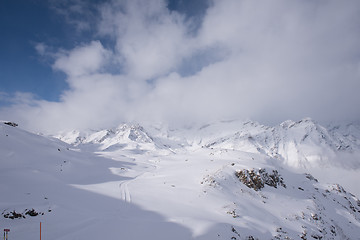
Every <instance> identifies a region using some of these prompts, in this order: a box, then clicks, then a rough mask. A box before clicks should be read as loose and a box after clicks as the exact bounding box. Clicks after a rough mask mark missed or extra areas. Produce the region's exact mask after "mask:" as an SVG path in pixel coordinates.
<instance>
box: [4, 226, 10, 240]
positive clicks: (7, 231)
mask: <svg viewBox="0 0 360 240" xmlns="http://www.w3.org/2000/svg"><path fill="white" fill-rule="evenodd" d="M9 232H10V229H7V228H5V229H4V240H8V233H9Z"/></svg>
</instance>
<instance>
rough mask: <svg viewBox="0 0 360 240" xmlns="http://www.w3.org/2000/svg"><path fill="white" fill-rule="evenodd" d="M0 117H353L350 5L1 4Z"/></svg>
mask: <svg viewBox="0 0 360 240" xmlns="http://www.w3.org/2000/svg"><path fill="white" fill-rule="evenodd" d="M0 34H1V37H0V83H1V84H0V119H4V120H11V121H15V122H18V123H19V124H20V125H21V126H22V127H23V128H25V129H29V130H32V131H41V132H47V133H55V132H57V131H61V130H72V129H87V128H92V129H97V128H106V127H112V126H117V125H118V124H120V123H122V122H140V123H141V122H162V123H168V124H170V125H189V124H194V123H204V122H211V121H216V120H224V119H252V120H254V121H258V122H260V123H263V124H269V125H275V124H278V123H280V122H282V121H285V120H288V119H292V120H299V119H301V118H304V117H311V118H312V119H314V120H316V121H319V122H329V121H358V120H360V108H359V107H358V106H359V103H360V94H359V91H360V41H359V39H360V2H359V1H357V0H345V1H336V0H318V1H310V0H292V1H288V0H277V1H266V0H256V1H253V0H221V1H220V0H177V1H176V0H171V1H168V0H118V1H115V0H96V1H85V0H46V1H45V0H44V1H42V0H15V1H13V0H2V1H0Z"/></svg>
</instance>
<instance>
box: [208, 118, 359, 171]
mask: <svg viewBox="0 0 360 240" xmlns="http://www.w3.org/2000/svg"><path fill="white" fill-rule="evenodd" d="M353 129H356V131H352V130H353ZM358 134H359V131H358V128H357V127H356V126H354V125H349V126H348V127H347V129H346V130H345V131H341V132H340V131H339V132H337V131H336V128H332V129H331V131H329V130H327V129H326V128H324V127H322V126H321V125H319V124H317V123H315V122H314V121H312V120H311V119H309V118H305V119H303V120H301V121H298V122H294V121H285V122H283V123H282V124H280V125H279V126H276V127H267V126H263V125H260V124H258V123H254V122H239V123H238V126H236V127H235V128H234V129H233V132H228V133H226V134H222V132H219V134H218V135H217V136H218V137H214V138H210V139H209V138H208V139H206V140H205V143H204V147H207V148H217V149H229V150H241V151H246V152H253V153H262V154H266V155H268V156H270V157H273V158H277V159H280V160H282V161H284V162H285V163H286V164H287V165H289V166H293V167H303V168H311V167H314V166H326V165H333V164H336V162H334V161H337V159H339V158H340V159H341V158H346V159H348V154H355V156H359V154H360V151H359V150H360V144H359V140H358V138H357V137H358ZM214 135H216V134H214ZM359 160H360V159H359V158H356V157H355V159H354V160H353V161H351V162H343V163H342V164H345V165H347V167H356V168H358V167H360V165H359V164H360V161H359Z"/></svg>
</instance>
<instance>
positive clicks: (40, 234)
mask: <svg viewBox="0 0 360 240" xmlns="http://www.w3.org/2000/svg"><path fill="white" fill-rule="evenodd" d="M40 240H41V222H40Z"/></svg>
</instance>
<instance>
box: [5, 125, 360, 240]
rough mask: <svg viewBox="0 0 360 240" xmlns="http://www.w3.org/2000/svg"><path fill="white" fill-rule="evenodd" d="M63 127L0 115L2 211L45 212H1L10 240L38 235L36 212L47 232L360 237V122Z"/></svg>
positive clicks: (53, 235) (56, 235)
mask: <svg viewBox="0 0 360 240" xmlns="http://www.w3.org/2000/svg"><path fill="white" fill-rule="evenodd" d="M56 137H57V138H58V139H61V140H62V141H64V142H67V143H64V142H61V141H59V140H58V139H54V138H49V137H45V136H39V135H34V134H31V133H28V132H26V131H23V130H21V129H19V128H18V127H12V126H8V125H4V124H1V125H0V144H1V145H0V157H1V159H0V161H1V169H0V171H1V174H0V179H1V181H0V191H1V199H0V210H1V212H2V215H3V216H4V215H6V214H10V215H11V212H13V211H15V212H16V213H22V214H24V213H26V211H27V210H29V209H34V210H35V211H37V212H40V215H38V216H34V217H31V216H29V215H25V214H24V216H25V217H26V218H16V219H9V218H4V217H3V216H0V226H2V227H4V228H10V229H11V232H10V236H11V238H14V239H25V238H26V239H37V238H38V235H39V222H40V221H41V222H42V223H43V239H99V238H101V239H181V240H184V239H251V237H253V238H254V239H256V238H258V239H287V237H288V238H289V239H320V238H323V239H360V237H359V236H360V202H359V200H358V199H357V197H359V196H360V189H359V187H358V186H357V183H358V182H359V180H360V177H359V176H360V175H359V173H360V159H359V156H360V154H359V153H360V128H359V125H355V124H351V125H341V126H336V125H334V126H330V127H327V128H324V127H322V126H320V125H319V124H317V123H315V122H314V121H312V120H311V119H303V120H301V121H299V122H292V121H286V122H284V123H282V124H281V125H279V126H276V127H267V126H263V125H260V124H258V123H255V122H250V121H249V122H240V121H227V122H217V123H212V124H208V125H204V126H198V127H196V126H193V127H191V128H187V129H170V128H168V127H166V126H163V125H158V126H154V125H152V126H145V127H142V126H140V125H138V124H122V125H120V126H119V127H117V128H114V129H109V130H101V131H94V130H93V131H87V132H79V131H73V132H67V133H61V134H59V135H58V136H56ZM259 169H262V170H259ZM240 171H242V172H243V173H244V172H248V173H250V172H253V173H255V177H254V178H252V177H251V176H250V175H249V174H248V175H246V177H244V178H242V181H243V182H242V181H240V178H241V177H239V174H238V173H239V172H240ZM258 172H265V175H266V176H272V177H270V178H268V179H265V178H263V176H265V175H264V174H263V175H261V174H259V175H256V173H258ZM275 172H277V173H278V174H279V175H276V174H273V173H275ZM310 173H311V174H312V175H311V174H310ZM331 174H333V175H331ZM276 176H278V178H276ZM269 179H270V180H269ZM279 179H282V183H283V184H280V182H277V183H276V181H279ZM255 180H256V181H255ZM246 181H247V182H246ZM269 181H270V182H269ZM271 181H272V182H271ZM251 183H255V184H260V185H261V184H262V188H261V189H259V190H255V189H253V188H250V187H248V186H250V185H251ZM338 183H340V184H341V185H342V186H343V187H344V188H343V187H341V186H340V185H339V184H338ZM351 193H353V194H355V195H352V194H351ZM42 213H43V215H41V214H42Z"/></svg>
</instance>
